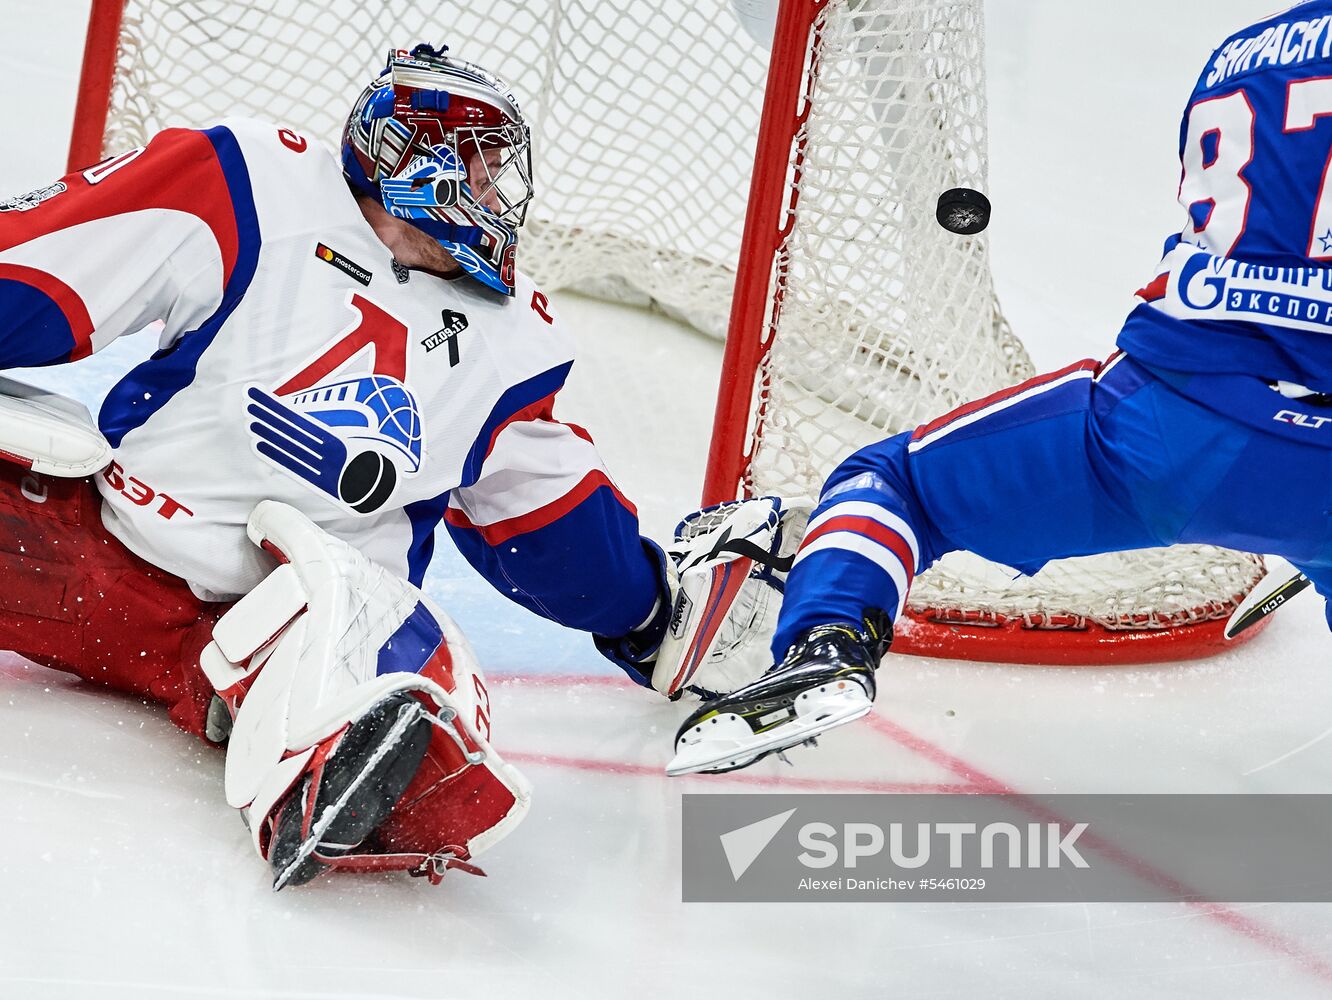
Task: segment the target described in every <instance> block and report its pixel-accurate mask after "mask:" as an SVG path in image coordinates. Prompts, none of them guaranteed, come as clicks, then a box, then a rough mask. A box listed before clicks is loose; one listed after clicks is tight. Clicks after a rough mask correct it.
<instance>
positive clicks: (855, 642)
mask: <svg viewBox="0 0 1332 1000" xmlns="http://www.w3.org/2000/svg"><path fill="white" fill-rule="evenodd" d="M891 641H892V623H891V622H890V621H889V618H888V616H887V615H886V614H884V613H883V612H882V611H874V610H867V611H866V612H865V620H864V621H863V622H861V623H860V624H859V625H852V624H848V623H836V624H831V625H819V626H817V627H815V628H812V629H810V630H809V631H808V632H805V633H804V634H803V635H801V636H800V638H798V639H797V640H796V641H795V643H794V644H793V645H792V646H791V649H790V651H789V652H788V653H787V654H786V659H784V660H783V661H782V662H781V663H780V664H778V665H777V666H775V667H773V668H772V669H771V670H769V671H768V672H767V673H766V674H764V675H763V676H762V677H760V678H759V679H758V680H756V681H755V682H754V683H753V684H749V685H746V686H745V687H742V688H740V689H739V690H738V691H734V692H732V693H731V694H728V695H723V696H722V697H720V698H716V699H714V700H713V701H709V702H705V703H704V704H703V705H702V706H700V707H699V709H698V710H697V711H696V712H694V713H693V714H692V715H690V716H689V718H688V719H686V720H685V722H684V725H682V726H681V727H680V729H679V731H678V732H677V733H676V734H675V757H674V759H672V760H671V762H670V764H668V765H667V767H666V773H667V774H669V775H673V776H674V775H681V774H693V773H695V772H704V773H707V774H721V773H723V772H725V771H736V770H739V769H740V768H742V767H748V766H749V765H750V764H753V763H754V762H755V761H757V760H762V759H763V758H764V757H767V756H768V755H769V754H773V753H780V752H781V751H783V750H786V749H789V748H790V747H793V746H797V745H799V744H801V743H811V744H812V743H813V742H814V738H815V737H816V736H819V735H820V734H821V733H826V732H827V731H828V730H830V729H835V728H836V727H838V726H844V725H846V724H847V723H848V722H854V721H855V720H856V719H859V718H860V717H862V716H864V715H866V714H868V713H869V710H870V709H871V708H872V707H873V705H874V695H875V692H876V685H875V681H874V671H875V670H877V669H878V666H879V660H880V659H882V658H883V654H884V653H885V652H886V651H887V649H888V644H889V642H891Z"/></svg>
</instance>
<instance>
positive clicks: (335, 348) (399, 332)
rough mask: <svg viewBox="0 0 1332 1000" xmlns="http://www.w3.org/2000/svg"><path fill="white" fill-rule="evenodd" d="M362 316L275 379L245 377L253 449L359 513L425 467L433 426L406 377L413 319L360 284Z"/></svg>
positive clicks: (355, 307) (353, 296) (356, 302)
mask: <svg viewBox="0 0 1332 1000" xmlns="http://www.w3.org/2000/svg"><path fill="white" fill-rule="evenodd" d="M347 305H348V306H349V307H350V308H351V309H352V311H353V312H355V313H356V316H357V320H356V321H355V322H354V323H353V325H352V326H351V328H350V329H348V330H345V331H343V332H342V333H341V334H339V335H338V337H337V338H336V339H335V340H334V341H332V343H330V344H327V345H325V346H324V347H323V348H322V349H321V350H320V351H319V352H318V353H317V354H315V356H314V357H312V358H311V359H310V360H309V361H307V362H306V363H305V364H304V365H302V366H301V368H300V369H299V370H298V371H296V372H295V373H294V374H292V375H291V376H290V377H289V378H287V379H286V380H285V381H284V382H283V383H282V384H281V385H279V386H277V387H276V388H272V389H270V388H266V387H263V386H260V385H257V384H251V385H248V386H246V389H245V414H246V417H247V418H248V421H249V423H248V430H249V433H250V443H251V447H252V448H253V450H254V452H255V454H257V455H258V456H259V457H260V458H261V459H263V460H264V461H265V462H267V463H269V464H271V465H273V466H276V467H277V468H278V469H280V470H282V471H283V472H285V473H288V474H290V475H292V476H294V477H296V478H297V479H299V480H301V481H302V482H303V483H305V484H307V485H309V486H311V487H313V488H314V489H316V490H317V491H319V492H320V493H322V494H324V495H325V496H327V497H329V498H331V499H332V500H334V501H336V502H337V503H339V504H340V505H341V506H342V507H343V508H344V509H346V510H349V511H351V512H353V513H356V514H373V513H375V512H376V511H378V510H381V509H383V508H384V506H385V505H386V504H387V503H388V502H389V500H390V498H391V497H392V496H393V494H394V493H395V492H396V490H397V487H398V484H399V483H400V482H401V481H402V480H403V479H404V478H406V477H408V476H414V475H416V473H417V472H419V471H420V468H421V463H422V462H423V461H424V457H425V428H424V425H423V422H422V420H421V411H420V407H419V406H418V404H417V402H416V397H415V395H414V394H413V393H412V391H411V389H410V388H408V386H407V384H406V380H407V342H408V335H409V331H408V329H407V327H406V325H405V324H403V323H402V322H401V321H399V320H398V319H397V318H396V317H394V316H392V315H391V314H389V313H388V312H386V311H385V310H384V309H383V308H381V307H380V306H379V305H377V304H376V303H375V302H373V301H371V300H370V299H368V298H366V297H365V296H364V295H361V294H360V293H359V292H349V293H348V296H347Z"/></svg>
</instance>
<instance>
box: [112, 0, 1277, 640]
mask: <svg viewBox="0 0 1332 1000" xmlns="http://www.w3.org/2000/svg"><path fill="white" fill-rule="evenodd" d="M817 36H818V37H819V38H821V45H820V48H819V54H818V58H817V67H818V72H817V74H816V78H817V84H816V85H815V86H814V87H813V89H812V92H811V96H812V101H813V111H812V114H811V115H810V116H809V119H808V122H807V125H806V126H805V129H804V132H803V134H802V135H801V136H800V137H799V138H800V141H799V143H798V144H797V145H798V147H799V148H800V149H802V150H803V151H804V162H803V172H802V174H801V180H800V185H799V186H800V201H799V210H798V213H797V215H796V219H795V222H796V225H795V228H794V231H793V232H792V235H791V237H790V239H789V240H788V242H787V244H786V247H785V250H784V253H783V255H782V256H781V257H780V259H779V261H778V264H777V271H778V274H779V276H780V278H781V279H782V281H783V282H784V303H783V308H782V312H781V316H780V320H779V321H778V322H777V323H776V325H775V328H774V330H773V338H774V339H773V343H772V349H771V353H770V355H769V357H768V361H767V363H766V365H765V367H764V375H765V378H764V379H763V380H761V381H762V382H763V384H765V385H766V386H767V389H766V393H765V394H764V395H763V397H762V400H761V403H762V416H761V419H760V420H757V421H756V424H757V425H759V426H761V428H762V432H761V443H760V444H759V446H758V448H757V450H756V454H755V458H754V462H753V467H752V469H751V470H750V481H751V482H752V484H753V485H754V486H755V487H756V488H757V489H759V490H761V491H763V490H771V491H779V492H813V491H815V490H816V488H817V484H818V482H819V480H820V479H821V477H822V476H823V475H824V474H826V473H827V472H828V471H829V470H830V469H831V467H832V466H833V465H834V464H835V463H836V462H837V461H838V460H839V459H840V458H841V457H843V456H844V455H846V454H847V453H848V451H850V450H851V449H852V448H854V447H857V446H859V445H861V444H864V443H867V442H869V441H871V440H873V439H875V438H877V437H881V436H882V435H883V434H884V433H885V432H895V431H898V430H903V429H906V428H909V427H911V426H913V425H915V424H917V423H919V422H921V421H924V420H926V419H928V418H930V417H932V416H935V415H937V414H938V413H940V412H942V411H944V410H946V409H948V408H950V407H952V406H954V405H956V404H958V403H960V402H962V401H964V400H966V399H969V398H973V397H975V396H977V395H981V394H984V393H986V392H989V391H992V390H994V389H996V388H999V387H1002V386H1004V385H1006V384H1009V383H1011V382H1013V381H1014V380H1017V379H1020V378H1023V377H1026V376H1028V375H1030V374H1031V365H1030V362H1029V360H1028V359H1027V356H1026V353H1025V351H1024V350H1023V349H1022V346H1021V344H1020V343H1019V342H1018V341H1017V340H1016V339H1015V338H1014V337H1013V336H1012V334H1011V332H1010V331H1009V329H1008V326H1007V324H1006V323H1005V322H1004V320H1003V317H1002V315H1001V314H1000V312H999V310H998V308H997V306H996V305H995V301H994V296H993V292H992V288H991V282H990V272H989V266H988V262H987V257H986V244H985V242H984V240H983V239H979V238H977V239H964V238H960V237H957V236H953V235H950V234H948V233H946V232H944V231H943V230H942V229H941V228H940V227H939V226H938V225H936V224H935V222H934V218H933V206H934V203H935V199H936V198H937V197H938V195H939V193H940V192H942V191H943V190H945V189H947V188H951V187H957V186H969V187H976V188H979V189H982V190H983V189H984V186H985V184H984V181H985V172H986V138H985V101H984V93H985V91H984V73H983V23H982V18H981V12H980V0H832V2H830V3H828V4H827V6H826V7H824V8H823V9H822V13H821V14H820V15H819V19H818V30H817ZM416 41H431V42H434V43H441V42H442V43H447V44H449V45H450V46H452V47H453V50H454V51H455V52H456V53H457V54H459V55H461V56H463V57H464V58H467V59H471V60H473V61H475V62H479V63H481V64H483V65H485V66H487V67H488V68H491V69H493V70H494V71H495V72H497V73H498V74H499V75H500V76H502V77H504V78H505V79H506V80H508V82H509V83H510V84H511V85H512V86H513V88H514V90H515V92H516V93H517V94H518V95H519V97H520V99H521V100H522V101H523V106H524V111H525V112H526V114H527V117H528V119H529V121H530V123H531V125H532V128H533V135H534V139H533V153H534V161H535V177H536V183H537V197H536V200H535V202H534V203H533V207H532V211H531V214H530V215H529V223H528V226H527V228H526V229H525V230H524V234H523V240H522V244H521V247H520V266H521V267H523V268H524V269H525V270H527V271H529V272H530V273H531V274H533V276H534V277H535V278H537V280H538V281H540V282H541V283H543V284H544V285H546V286H547V287H549V288H560V287H567V286H579V287H583V288H592V289H595V290H596V291H597V292H598V293H599V294H603V295H608V296H611V297H618V298H627V299H630V300H638V301H644V302H646V301H653V302H656V303H657V304H658V305H660V306H661V307H662V308H664V309H665V310H666V311H668V312H671V313H673V314H675V315H677V316H680V317H683V318H685V319H687V320H688V321H689V322H691V323H692V324H694V325H695V326H697V327H699V328H700V329H703V330H706V331H708V332H711V333H713V334H720V333H721V331H722V330H723V328H724V326H725V322H726V318H727V315H728V312H729V308H730V295H731V288H732V284H733V281H734V261H735V258H736V255H737V251H738V247H739V241H740V234H741V230H742V227H743V213H744V207H745V203H746V195H747V191H748V186H749V176H750V172H751V168H752V164H753V155H754V146H755V140H756V135H757V128H758V121H759V115H760V111H761V106H762V93H763V88H764V80H765V75H766V63H767V54H766V53H765V52H763V51H762V50H761V49H759V48H758V47H757V46H755V45H754V44H753V42H752V41H751V40H750V39H749V38H748V36H746V35H745V34H744V33H743V32H742V31H741V30H740V28H739V27H738V25H737V22H736V20H735V18H734V16H733V14H732V11H731V7H730V4H729V3H728V2H727V0H655V2H650V0H526V2H524V0H487V2H484V3H482V2H477V0H470V2H467V3H459V2H433V3H430V2H422V0H381V2H379V3H376V4H369V5H367V4H364V3H362V2H360V0H267V2H264V3H257V2H256V3H249V2H243V0H127V2H126V16H125V23H124V28H123V30H122V37H121V47H120V56H119V66H118V74H117V79H116V85H115V88H114V93H113V101H112V116H111V120H110V125H109V128H108V132H107V139H106V151H107V152H108V153H110V152H115V151H119V150H122V149H125V148H128V147H130V146H133V145H136V144H139V143H141V142H143V141H145V140H146V138H147V137H148V136H150V135H151V134H152V133H153V132H155V131H157V130H158V129H160V128H162V127H164V126H167V125H173V124H201V123H204V122H207V121H209V120H212V119H215V118H219V117H223V116H226V115H232V114H256V115H260V116H263V117H267V118H270V119H273V120H276V121H280V122H282V123H285V124H289V125H291V126H292V127H294V128H297V129H298V130H302V131H305V132H307V133H310V134H313V135H317V136H319V137H321V138H323V139H325V140H327V141H330V142H336V141H337V139H338V135H339V132H340V129H341V124H342V120H343V116H344V115H345V113H346V110H347V108H348V107H349V106H350V104H351V101H352V100H353V99H354V97H355V95H356V94H357V93H358V92H359V91H360V88H361V87H362V85H363V84H364V83H365V81H366V79H367V78H368V76H369V74H370V73H371V72H372V71H373V70H377V69H378V68H379V67H380V66H381V65H382V59H383V57H384V55H385V53H386V52H387V50H388V49H389V47H390V46H401V45H410V44H412V43H414V42H416ZM776 155H779V156H782V157H785V156H786V151H785V150H777V151H776ZM624 417H625V419H626V420H628V421H632V420H633V419H634V418H633V415H632V414H631V413H629V414H624ZM975 562H976V561H975V560H966V559H949V560H945V563H944V564H943V565H942V566H941V567H940V568H939V569H937V570H936V571H934V572H931V573H929V574H926V575H925V576H924V577H923V578H922V579H921V580H920V581H919V583H918V585H917V588H916V590H915V591H914V594H913V602H912V604H913V607H914V608H916V609H922V608H929V609H931V610H932V612H934V613H936V614H937V613H943V614H944V615H945V616H946V617H955V618H959V619H969V620H975V619H978V618H979V619H982V620H986V619H992V618H995V617H996V616H997V617H999V618H1005V617H1008V618H1012V617H1016V618H1020V619H1024V620H1027V621H1029V622H1031V623H1033V624H1041V625H1052V624H1062V625H1068V624H1077V623H1079V622H1081V621H1084V620H1091V621H1095V622H1098V623H1101V624H1104V625H1108V626H1110V627H1126V626H1137V627H1141V626H1147V627H1155V626H1160V625H1163V624H1178V623H1181V622H1189V621H1194V620H1197V619H1199V618H1209V617H1217V616H1219V615H1224V614H1225V609H1226V608H1227V607H1228V606H1229V602H1230V601H1231V600H1232V599H1233V598H1234V597H1235V596H1236V595H1239V594H1242V593H1243V592H1244V591H1245V590H1246V589H1247V588H1248V586H1249V585H1250V584H1251V583H1252V582H1253V580H1254V579H1255V578H1256V576H1257V575H1258V572H1259V569H1258V565H1259V564H1258V563H1257V562H1256V560H1254V559H1253V558H1252V557H1248V556H1240V555H1237V554H1233V553H1221V552H1218V551H1217V550H1212V549H1194V548H1190V549H1174V550H1169V552H1168V554H1167V553H1163V552H1148V553H1137V554H1133V555H1129V556H1114V557H1102V558H1094V559H1088V560H1071V561H1069V562H1068V563H1065V564H1059V565H1058V566H1054V567H1051V568H1049V569H1047V570H1046V571H1045V572H1043V573H1042V574H1040V575H1039V576H1038V577H1036V578H1034V579H1031V580H1024V581H1020V582H1019V583H1016V584H1013V583H1011V581H1010V580H1009V579H1008V577H1009V576H1011V574H1007V573H1005V572H1003V571H1001V570H998V569H996V568H995V567H985V566H983V565H982V566H979V567H978V566H976V565H974V564H975Z"/></svg>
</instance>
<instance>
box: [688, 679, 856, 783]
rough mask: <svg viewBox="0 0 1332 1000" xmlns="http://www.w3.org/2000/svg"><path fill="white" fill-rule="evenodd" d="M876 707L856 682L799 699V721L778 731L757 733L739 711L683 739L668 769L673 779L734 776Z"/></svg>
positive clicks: (699, 727) (717, 717) (830, 686)
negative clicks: (715, 773)
mask: <svg viewBox="0 0 1332 1000" xmlns="http://www.w3.org/2000/svg"><path fill="white" fill-rule="evenodd" d="M873 707H874V702H873V701H871V700H870V697H869V695H868V694H866V693H865V689H864V688H863V687H861V686H860V685H859V684H857V683H855V682H854V681H849V682H848V681H840V682H834V683H833V684H827V685H824V686H823V687H820V688H814V689H812V690H810V691H806V692H804V693H803V694H801V695H799V696H798V697H797V698H796V700H795V705H794V708H795V710H796V714H795V717H794V718H792V719H791V720H790V721H789V722H784V723H782V724H781V725H779V726H777V727H776V728H775V729H771V730H768V731H767V732H764V733H755V732H754V731H753V730H752V729H750V727H749V723H747V722H746V721H745V720H744V719H742V718H741V717H740V716H739V715H737V714H735V713H734V712H724V713H722V714H720V715H714V716H713V717H712V718H710V719H708V720H706V721H705V722H701V723H699V724H698V725H697V726H694V727H693V728H692V729H690V730H689V731H688V732H686V733H684V734H683V735H681V737H680V739H679V740H678V741H677V742H676V745H675V756H674V757H673V758H671V762H670V763H669V764H667V765H666V773H667V774H668V775H670V776H671V777H672V778H677V777H679V776H680V775H683V774H696V773H699V772H708V771H714V770H722V771H734V770H736V769H738V768H741V767H747V766H748V765H750V764H752V763H754V762H755V761H756V760H758V758H759V757H762V756H764V755H766V754H769V753H773V752H776V751H780V750H789V749H790V748H791V747H794V746H799V745H800V744H801V743H805V742H808V741H809V740H811V739H813V738H814V737H816V736H820V735H822V734H823V733H826V732H828V730H830V729H836V728H837V727H838V726H844V725H846V724H847V723H848V722H855V721H856V720H857V719H859V718H863V717H864V716H866V715H868V714H869V711H870V709H871V708H873Z"/></svg>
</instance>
